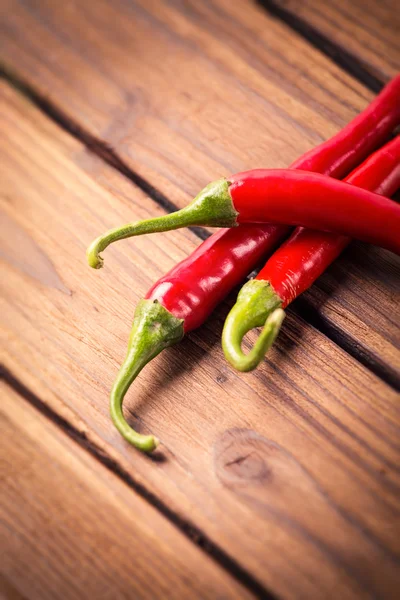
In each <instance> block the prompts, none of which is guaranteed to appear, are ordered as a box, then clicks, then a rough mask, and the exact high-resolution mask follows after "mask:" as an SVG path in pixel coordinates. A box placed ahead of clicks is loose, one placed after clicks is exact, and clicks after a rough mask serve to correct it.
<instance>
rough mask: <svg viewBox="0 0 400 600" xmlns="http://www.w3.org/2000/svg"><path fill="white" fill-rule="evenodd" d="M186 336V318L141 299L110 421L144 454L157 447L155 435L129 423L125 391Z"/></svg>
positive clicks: (118, 376) (114, 390)
mask: <svg viewBox="0 0 400 600" xmlns="http://www.w3.org/2000/svg"><path fill="white" fill-rule="evenodd" d="M183 335H184V331H183V319H177V318H176V317H174V316H173V315H172V314H171V313H170V312H169V311H168V310H166V309H165V308H164V307H163V306H162V305H161V304H160V303H159V302H158V301H157V300H141V301H140V302H139V304H138V306H137V308H136V311H135V317H134V320H133V326H132V330H131V334H130V337H129V343H128V351H127V354H126V358H125V360H124V363H123V365H122V367H121V369H120V371H119V373H118V375H117V379H116V380H115V383H114V385H113V388H112V390H111V404H110V410H111V418H112V420H113V422H114V425H115V427H116V428H117V429H118V431H119V432H120V434H121V435H122V436H123V437H124V438H125V439H126V440H127V441H128V442H129V443H130V444H132V445H133V446H135V447H136V448H139V450H142V451H143V452H152V451H153V450H154V449H155V448H156V447H157V445H158V440H157V438H156V437H154V436H153V435H142V434H140V433H138V432H137V431H135V430H134V429H132V427H131V426H130V425H129V424H128V423H127V421H126V419H125V417H124V415H123V412H122V404H123V401H124V397H125V394H126V392H127V391H128V389H129V387H130V385H131V384H132V382H133V381H134V380H135V379H136V377H137V376H138V374H139V373H140V371H141V370H142V369H143V367H144V366H145V365H147V363H148V362H150V361H151V360H152V359H153V358H155V357H156V356H157V355H158V354H159V353H160V352H161V351H162V350H164V348H167V347H168V346H172V345H173V344H176V343H177V342H179V341H180V340H181V339H182V337H183Z"/></svg>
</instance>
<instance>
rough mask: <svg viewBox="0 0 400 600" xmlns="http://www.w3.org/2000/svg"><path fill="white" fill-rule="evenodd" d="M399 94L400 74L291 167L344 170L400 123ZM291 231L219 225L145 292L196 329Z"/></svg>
mask: <svg viewBox="0 0 400 600" xmlns="http://www.w3.org/2000/svg"><path fill="white" fill-rule="evenodd" d="M399 94H400V76H399V77H397V78H396V79H394V80H393V81H392V82H390V83H389V84H388V86H386V87H385V89H384V90H383V91H382V92H381V93H380V94H379V96H377V98H376V99H375V100H374V101H373V103H372V104H370V105H369V106H368V107H367V108H366V109H365V110H364V111H363V112H362V113H361V114H360V115H358V117H357V118H356V119H354V121H352V122H351V123H349V124H348V125H347V126H346V127H345V128H344V129H343V130H342V131H341V132H339V133H338V134H337V135H335V136H334V137H333V138H331V139H330V140H328V141H327V142H324V143H323V144H321V145H320V146H318V147H317V148H315V149H314V150H312V151H311V152H309V153H307V154H306V155H304V158H300V159H299V160H297V161H296V162H295V163H294V164H293V165H292V167H291V168H299V169H300V168H302V169H307V170H309V171H316V172H321V173H327V174H329V175H331V176H332V177H343V176H345V175H346V174H347V173H348V171H349V170H350V169H352V168H354V167H355V166H357V164H359V163H360V162H361V161H362V160H363V159H364V158H365V156H367V155H368V154H369V152H370V151H371V148H373V147H375V146H379V145H380V144H381V143H382V142H383V141H385V139H386V138H387V136H388V135H389V134H390V132H391V131H392V130H393V129H394V128H395V127H396V126H397V125H398V124H399V123H400V106H399V102H398V96H399ZM363 123H365V125H364V126H363ZM353 149H355V151H353ZM344 156H345V157H346V159H345V160H344V159H343V157H344ZM289 231H290V228H288V227H286V226H282V225H279V226H276V225H262V226H257V225H256V226H254V225H250V226H241V227H237V228H234V229H227V230H225V229H222V230H219V231H218V232H217V233H215V234H214V235H212V236H211V237H210V238H209V239H208V240H206V241H205V242H203V243H202V244H201V245H200V246H199V247H198V248H197V249H196V250H195V252H194V253H193V254H192V255H191V256H189V257H188V258H187V259H186V260H184V261H182V262H181V263H179V265H177V266H176V267H174V268H173V269H172V271H170V272H169V273H167V274H166V275H165V276H164V277H162V278H161V279H160V280H159V281H158V282H156V283H155V284H154V285H153V287H152V288H151V289H150V290H149V292H148V293H147V295H146V298H151V299H153V300H158V301H159V302H160V303H161V304H162V305H163V306H164V307H165V308H166V309H167V310H168V311H169V312H170V313H171V314H173V315H174V316H176V317H178V318H183V319H184V330H185V332H187V331H190V330H192V329H195V328H196V327H198V326H200V325H201V324H202V323H203V322H204V321H205V319H206V318H207V317H208V316H209V315H210V313H211V312H212V310H213V309H214V308H215V306H216V305H217V304H218V302H220V301H221V300H222V299H223V298H224V297H225V296H226V295H227V294H228V293H229V292H230V291H231V290H232V289H233V288H234V287H235V286H236V285H238V284H240V283H241V282H242V281H243V279H244V278H245V277H246V276H247V275H248V274H249V273H250V272H251V270H252V269H253V268H254V267H255V266H256V265H257V263H258V262H259V261H260V260H261V258H263V257H265V255H266V254H267V253H269V252H271V251H272V250H273V248H274V247H275V246H276V243H277V240H281V239H282V238H284V237H286V236H287V235H288V233H289ZM209 252H210V253H211V254H210V256H208V253H209Z"/></svg>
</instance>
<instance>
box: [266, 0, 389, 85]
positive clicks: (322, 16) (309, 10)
mask: <svg viewBox="0 0 400 600" xmlns="http://www.w3.org/2000/svg"><path fill="white" fill-rule="evenodd" d="M273 4H274V5H277V6H279V7H280V8H282V9H284V10H285V11H288V12H289V13H290V14H292V15H294V16H295V17H300V18H301V19H303V20H304V21H305V22H306V23H307V24H310V25H312V26H313V27H314V28H315V29H316V30H317V31H319V32H321V33H322V34H323V35H324V36H326V37H327V38H328V39H329V40H331V41H332V42H333V43H334V44H336V45H337V46H339V49H340V48H343V49H344V50H345V51H346V52H349V53H350V54H352V55H353V56H354V57H355V58H356V59H357V60H358V61H359V62H360V63H361V64H362V65H363V66H364V68H365V69H366V70H367V71H369V72H370V73H372V74H373V75H374V76H375V77H377V78H378V79H379V80H381V81H387V80H388V79H390V78H391V77H394V76H395V75H397V73H398V72H399V71H400V43H399V30H400V13H399V4H398V1H397V0H387V1H385V2H381V1H380V0H367V1H366V0H335V2H320V1H319V0H300V1H299V0H273ZM339 51H340V50H339Z"/></svg>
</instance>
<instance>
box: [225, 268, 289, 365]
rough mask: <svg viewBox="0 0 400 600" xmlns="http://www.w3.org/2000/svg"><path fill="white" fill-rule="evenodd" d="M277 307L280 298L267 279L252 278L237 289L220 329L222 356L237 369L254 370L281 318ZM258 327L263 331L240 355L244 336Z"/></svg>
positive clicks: (274, 335)
mask: <svg viewBox="0 0 400 600" xmlns="http://www.w3.org/2000/svg"><path fill="white" fill-rule="evenodd" d="M281 306H282V301H281V299H280V298H279V296H278V295H277V294H276V293H275V292H274V290H273V289H272V286H271V284H270V283H269V282H268V281H263V280H261V279H260V280H259V279H252V280H250V281H248V282H247V283H246V284H245V285H244V286H243V287H242V289H241V290H240V292H239V295H238V298H237V301H236V304H235V306H234V307H233V308H232V310H231V311H230V313H229V315H228V316H227V318H226V321H225V325H224V330H223V332H222V348H223V350H224V354H225V357H226V359H227V360H228V361H229V362H230V363H231V365H232V366H234V367H235V368H236V369H237V370H238V371H252V370H253V369H255V368H256V367H257V365H258V364H259V363H260V362H261V360H262V359H263V358H264V356H265V354H266V352H267V351H268V350H269V348H270V347H271V346H272V344H273V343H274V341H275V339H276V336H277V335H278V333H279V330H280V327H281V325H282V322H283V319H284V318H285V313H284V311H283V310H282V308H281ZM261 326H264V327H263V330H262V332H261V334H260V336H259V337H258V339H257V341H256V343H255V344H254V346H253V348H252V349H251V350H250V352H249V353H248V354H244V352H243V351H242V341H243V338H244V336H245V335H246V333H247V332H248V331H250V330H251V329H253V328H254V327H261Z"/></svg>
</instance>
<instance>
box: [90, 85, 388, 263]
mask: <svg viewBox="0 0 400 600" xmlns="http://www.w3.org/2000/svg"><path fill="white" fill-rule="evenodd" d="M399 97H400V75H398V76H397V77H395V78H394V79H392V81H390V82H389V83H388V84H387V86H386V87H385V88H384V89H383V90H382V92H381V93H380V94H379V95H378V96H377V97H376V98H375V100H374V101H373V102H371V104H370V105H369V106H368V107H367V108H366V109H365V110H364V111H363V112H362V113H360V114H359V115H358V116H357V117H356V118H355V119H353V120H352V121H351V122H350V123H349V124H348V125H346V127H344V128H343V129H342V130H341V131H340V132H339V133H337V134H336V135H335V136H333V137H332V138H331V139H330V140H328V141H327V142H324V143H323V144H320V145H319V146H317V147H316V148H314V149H313V150H310V151H309V152H308V153H306V154H305V155H304V156H303V157H302V158H300V159H299V160H297V161H296V162H295V163H293V164H292V166H291V168H292V169H303V170H305V171H313V172H316V173H324V174H325V175H330V176H331V177H335V178H339V179H340V178H342V177H344V176H345V175H347V174H348V173H349V171H350V170H351V169H353V168H354V167H356V166H357V165H358V164H360V162H361V161H362V160H364V158H366V157H367V156H368V155H369V154H370V153H371V151H372V150H374V149H375V148H377V147H378V146H379V145H380V144H382V143H383V142H384V141H385V140H386V138H387V136H388V135H389V134H390V133H391V132H392V130H393V129H394V128H395V127H397V125H399V123H400V102H399ZM174 215H177V213H173V214H172V215H171V217H172V218H173V217H174ZM198 224H201V223H200V222H198ZM170 225H171V227H170V228H173V227H172V225H173V221H172V220H170ZM176 226H177V227H179V226H180V225H176ZM145 232H146V228H145V227H144V228H143V230H142V233H145ZM138 233H139V231H137V233H136V234H135V235H138ZM131 235H133V234H132V233H131V230H130V228H129V226H128V227H118V228H116V229H111V230H110V231H108V232H106V233H105V234H104V235H102V236H100V237H98V238H97V239H96V240H94V241H93V242H92V244H91V245H90V246H89V248H88V251H87V259H88V262H89V265H90V266H91V267H93V268H95V269H99V268H100V267H102V265H103V259H102V257H101V256H100V253H101V252H102V251H103V250H105V248H107V246H108V245H109V244H111V243H112V242H114V241H117V240H120V239H124V238H127V237H130V236H131Z"/></svg>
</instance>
